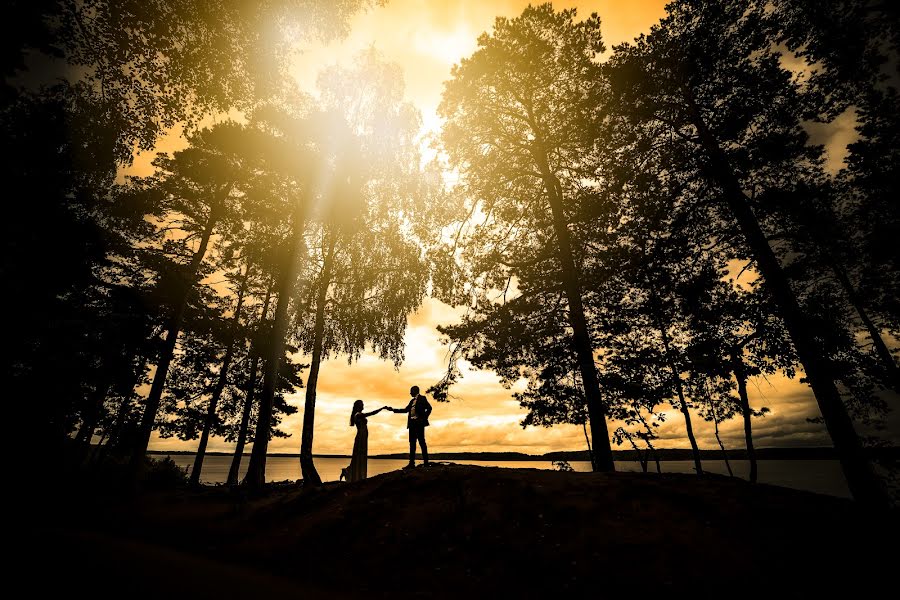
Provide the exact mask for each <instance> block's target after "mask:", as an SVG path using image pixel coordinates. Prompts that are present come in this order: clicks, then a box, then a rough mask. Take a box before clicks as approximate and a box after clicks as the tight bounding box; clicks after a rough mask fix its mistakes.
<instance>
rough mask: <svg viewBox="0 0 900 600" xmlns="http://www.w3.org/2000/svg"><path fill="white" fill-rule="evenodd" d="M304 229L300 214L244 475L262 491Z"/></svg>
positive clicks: (280, 286) (280, 293)
mask: <svg viewBox="0 0 900 600" xmlns="http://www.w3.org/2000/svg"><path fill="white" fill-rule="evenodd" d="M303 226H304V220H303V215H302V214H300V213H299V211H298V213H297V214H295V216H294V222H293V225H292V228H291V229H292V231H291V237H290V240H289V241H288V244H289V246H288V252H287V256H286V257H285V264H284V269H282V272H281V277H280V278H279V281H278V291H277V294H278V302H277V303H276V304H275V316H274V317H273V320H272V336H271V338H270V339H269V343H268V345H267V347H266V362H265V368H264V369H263V388H262V394H261V395H260V398H259V414H258V415H257V418H256V435H255V436H254V439H253V450H252V451H251V453H250V464H249V465H248V466H247V474H246V475H244V484H245V485H247V487H250V488H259V487H262V486H263V485H265V483H266V453H267V452H268V449H269V435H270V433H271V431H270V430H271V428H272V406H273V404H274V402H275V390H276V388H277V387H278V371H279V369H280V367H281V358H282V355H283V354H284V338H285V336H286V335H287V328H288V305H289V304H290V302H291V297H292V296H293V294H292V291H293V288H294V283H295V280H296V273H297V265H296V262H297V250H298V249H299V247H300V244H302V243H303Z"/></svg>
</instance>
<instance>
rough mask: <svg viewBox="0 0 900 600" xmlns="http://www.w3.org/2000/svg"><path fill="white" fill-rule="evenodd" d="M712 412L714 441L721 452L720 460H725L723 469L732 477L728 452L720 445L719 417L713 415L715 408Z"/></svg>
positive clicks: (732, 472) (723, 445)
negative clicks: (714, 432)
mask: <svg viewBox="0 0 900 600" xmlns="http://www.w3.org/2000/svg"><path fill="white" fill-rule="evenodd" d="M711 408H712V407H711ZM712 410H713V425H714V426H715V431H716V441H717V442H718V443H719V449H720V450H721V451H722V458H723V459H725V468H726V469H728V476H729V477H734V471H732V470H731V461H729V460H728V451H727V450H726V449H725V444H723V443H722V438H721V437H719V417H718V415H716V413H715V408H712Z"/></svg>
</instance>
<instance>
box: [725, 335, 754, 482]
mask: <svg viewBox="0 0 900 600" xmlns="http://www.w3.org/2000/svg"><path fill="white" fill-rule="evenodd" d="M731 364H732V369H733V372H734V378H735V380H736V381H737V387H738V396H739V397H740V399H741V415H743V417H744V439H745V440H746V442H747V459H748V460H749V461H750V483H756V480H757V465H756V450H755V449H754V448H753V426H752V424H751V423H750V419H751V418H752V417H753V413H752V412H751V411H750V399H749V398H748V397H747V375H746V372H745V370H744V361H743V359H742V358H741V357H740V355H739V354H737V351H736V352H735V353H734V354H733V355H732V358H731Z"/></svg>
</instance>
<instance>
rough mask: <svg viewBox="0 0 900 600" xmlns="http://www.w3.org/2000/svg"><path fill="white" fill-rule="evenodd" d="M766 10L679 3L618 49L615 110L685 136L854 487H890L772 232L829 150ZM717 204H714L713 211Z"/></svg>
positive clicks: (878, 499)
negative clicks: (770, 34) (785, 196)
mask: <svg viewBox="0 0 900 600" xmlns="http://www.w3.org/2000/svg"><path fill="white" fill-rule="evenodd" d="M762 19H763V11H762V10H748V9H747V6H746V5H745V3H739V2H728V3H707V2H704V3H700V4H697V3H693V4H689V3H681V2H675V3H672V4H671V5H670V6H669V16H668V17H667V18H666V19H664V20H663V22H662V23H661V24H660V25H659V26H658V27H656V28H654V29H653V31H652V32H651V34H650V35H648V36H644V37H642V38H640V39H638V40H637V41H636V42H635V44H633V45H630V46H627V47H625V46H623V47H620V48H618V49H617V56H616V57H614V59H612V61H611V64H610V67H609V70H608V72H609V73H610V76H611V78H612V81H613V87H614V90H615V96H616V109H617V110H618V111H621V114H623V115H625V116H626V118H628V119H630V120H631V121H632V122H633V123H635V124H639V123H644V122H647V121H651V122H655V123H662V124H665V125H666V126H667V127H668V132H669V135H670V136H671V137H672V138H674V139H676V140H677V141H678V144H677V145H678V146H680V152H678V153H677V154H674V155H673V158H677V159H683V160H681V161H680V164H679V163H674V164H673V167H674V166H675V165H677V168H679V169H689V170H691V171H694V172H696V173H697V175H698V176H699V177H702V178H703V180H704V181H705V182H707V185H709V186H711V187H713V188H714V189H715V190H717V193H718V194H719V198H721V203H719V204H717V205H714V206H712V207H710V209H709V214H710V215H711V216H712V215H713V214H715V215H716V217H717V218H718V219H720V220H721V221H722V222H725V223H734V224H735V225H736V226H737V229H738V231H739V232H740V236H741V241H742V242H743V243H744V244H746V246H745V248H746V252H747V255H749V256H751V257H752V258H753V260H754V262H755V268H756V269H757V270H758V272H759V273H760V275H761V276H762V277H763V279H764V280H765V283H766V286H767V290H768V292H769V293H770V294H772V297H773V299H774V302H775V305H776V306H777V307H778V311H779V316H780V317H781V318H782V319H783V320H784V323H785V327H786V329H787V331H788V332H789V333H790V336H791V339H792V342H793V344H794V346H795V348H796V351H797V355H798V357H799V359H800V362H801V363H802V365H803V367H804V371H805V374H806V377H807V380H808V381H809V383H810V386H811V387H812V389H813V391H814V393H815V396H816V399H817V401H818V404H819V408H820V410H821V412H822V416H823V418H824V421H825V424H826V427H827V429H828V431H829V433H830V435H831V437H832V439H833V441H834V444H835V447H836V448H837V450H838V454H839V456H840V459H841V464H842V467H843V469H844V472H845V474H846V476H847V480H848V484H849V486H850V489H851V491H852V492H853V494H854V497H856V498H857V499H858V500H860V501H861V502H865V503H869V504H872V505H881V506H883V505H885V503H886V496H885V492H884V489H883V486H882V485H881V484H880V482H879V481H878V479H877V477H876V476H875V474H874V472H873V471H872V468H871V465H870V464H869V462H868V461H867V459H866V457H865V456H864V452H863V448H862V443H861V441H860V439H859V437H858V436H857V434H856V431H855V428H854V425H853V422H852V420H851V419H850V416H849V414H848V413H847V410H846V408H845V406H844V404H843V400H842V398H841V394H840V392H839V390H838V387H837V385H836V383H835V380H834V378H833V377H832V375H831V373H830V370H829V361H828V358H827V356H826V353H825V352H824V350H823V348H822V347H821V346H820V344H819V343H818V341H817V339H816V335H815V332H814V330H813V329H812V328H811V326H810V323H809V321H808V319H807V316H806V315H805V314H804V311H803V309H802V308H801V305H800V303H799V302H798V299H797V295H796V293H795V291H794V290H793V289H792V288H791V284H790V280H789V278H788V276H787V274H786V273H785V270H784V267H783V265H782V262H781V261H780V260H779V256H778V254H777V253H776V251H775V250H774V249H773V247H772V246H771V245H770V244H769V241H768V239H767V235H766V231H765V227H766V222H765V214H766V213H765V202H766V200H767V199H768V194H770V193H771V192H772V191H777V192H783V191H784V190H789V189H790V188H791V187H792V186H794V185H796V184H797V183H798V182H802V181H803V180H804V179H805V177H804V168H805V166H806V165H807V164H810V163H816V161H818V160H820V158H819V149H817V148H813V147H810V146H807V145H806V135H805V133H803V131H802V129H801V128H800V127H799V118H800V115H798V114H797V111H796V110H791V105H792V103H794V102H795V101H796V88H795V84H794V83H793V82H792V80H791V78H790V76H789V74H788V73H786V72H785V71H784V70H783V69H782V67H781V66H780V64H779V62H778V57H777V55H776V54H774V53H773V52H772V49H771V42H770V40H769V39H768V38H767V36H765V35H764V34H763V21H762ZM713 211H715V213H713Z"/></svg>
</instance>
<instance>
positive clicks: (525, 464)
mask: <svg viewBox="0 0 900 600" xmlns="http://www.w3.org/2000/svg"><path fill="white" fill-rule="evenodd" d="M161 456H164V455H156V457H161ZM170 456H171V458H172V460H174V461H175V464H177V465H179V466H181V467H187V468H188V469H189V470H190V468H191V466H192V465H193V463H194V455H193V454H172V455H170ZM314 460H315V464H316V470H317V471H318V472H319V475H320V476H321V477H322V480H323V481H337V480H338V478H339V477H340V475H341V468H342V467H346V466H347V465H348V464H350V459H349V458H316V459H314ZM249 462H250V457H249V456H245V457H244V460H243V461H242V462H241V476H243V474H244V472H245V471H246V470H247V464H248V463H249ZM447 462H454V463H457V464H461V465H480V466H483V467H504V468H507V469H553V468H554V467H553V465H552V464H551V463H550V461H546V460H522V461H487V460H454V461H447ZM569 464H571V465H572V468H573V469H575V470H576V471H590V470H591V464H590V463H589V462H587V461H572V462H571V463H569ZM661 464H662V470H663V473H692V472H693V464H694V463H693V462H692V461H689V460H667V461H663V462H662V463H661ZM405 465H406V460H403V459H391V458H370V459H369V477H372V476H373V475H379V474H381V473H387V472H388V471H396V470H397V469H400V468H402V467H403V466H405ZM230 466H231V457H230V456H207V457H206V458H205V459H204V461H203V475H202V477H201V480H202V481H203V482H204V483H224V482H225V479H226V478H227V477H228V469H229V467H230ZM703 468H704V469H705V470H707V471H709V472H711V473H720V474H722V475H727V474H728V470H727V469H726V467H725V462H724V461H721V460H706V461H703ZM731 468H732V469H733V470H734V474H735V475H736V476H738V477H743V478H746V477H747V475H748V473H749V472H750V463H749V462H748V461H746V460H733V461H731ZM616 469H617V470H619V471H640V470H641V466H640V464H639V463H637V462H618V461H617V462H616ZM650 470H651V471H654V470H655V465H653V463H651V464H650ZM301 478H302V476H301V475H300V459H299V458H296V457H288V456H270V457H269V458H268V459H267V460H266V480H267V481H284V480H287V479H290V480H296V479H301ZM759 481H760V482H761V483H771V484H774V485H783V486H785V487H792V488H796V489H799V490H807V491H810V492H817V493H819V494H829V495H832V496H840V497H843V498H849V497H850V492H849V491H848V490H847V484H846V483H845V482H844V476H843V474H842V473H841V466H840V464H839V463H838V462H837V461H835V460H761V461H759Z"/></svg>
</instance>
